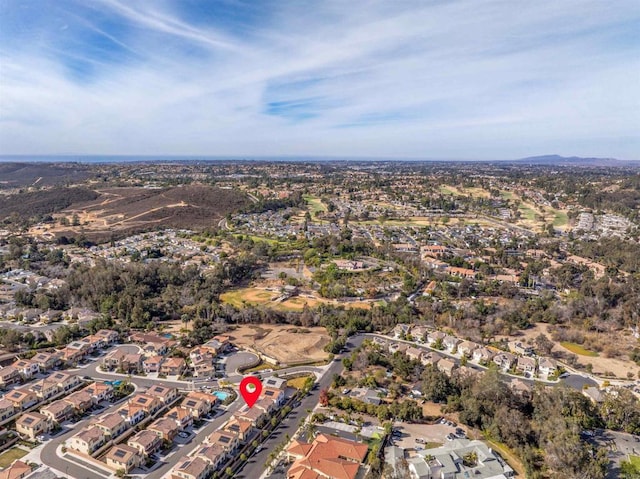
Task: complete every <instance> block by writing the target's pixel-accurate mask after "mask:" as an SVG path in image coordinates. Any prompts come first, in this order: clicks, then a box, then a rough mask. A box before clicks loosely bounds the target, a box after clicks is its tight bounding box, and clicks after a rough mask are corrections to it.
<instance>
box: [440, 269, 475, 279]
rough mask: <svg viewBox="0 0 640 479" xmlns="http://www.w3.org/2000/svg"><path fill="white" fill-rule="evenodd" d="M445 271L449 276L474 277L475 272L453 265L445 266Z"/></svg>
mask: <svg viewBox="0 0 640 479" xmlns="http://www.w3.org/2000/svg"><path fill="white" fill-rule="evenodd" d="M447 272H448V273H449V274H450V275H451V276H457V277H458V278H466V279H474V278H475V277H476V272H475V271H474V270H472V269H469V268H458V267H455V266H449V267H448V268H447Z"/></svg>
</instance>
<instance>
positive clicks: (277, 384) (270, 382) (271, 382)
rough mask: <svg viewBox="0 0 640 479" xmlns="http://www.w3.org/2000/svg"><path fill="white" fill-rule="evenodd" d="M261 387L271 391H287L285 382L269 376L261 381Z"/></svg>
mask: <svg viewBox="0 0 640 479" xmlns="http://www.w3.org/2000/svg"><path fill="white" fill-rule="evenodd" d="M262 386H263V387H265V388H271V389H282V390H283V391H284V390H285V389H287V380H286V379H283V378H277V377H275V376H271V377H269V378H267V379H265V380H263V381H262Z"/></svg>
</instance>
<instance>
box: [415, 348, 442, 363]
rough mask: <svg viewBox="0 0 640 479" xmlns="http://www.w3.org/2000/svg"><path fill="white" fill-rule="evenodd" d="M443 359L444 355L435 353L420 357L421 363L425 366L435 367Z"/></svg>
mask: <svg viewBox="0 0 640 479" xmlns="http://www.w3.org/2000/svg"><path fill="white" fill-rule="evenodd" d="M441 359H442V355H440V354H438V353H436V352H435V351H429V352H425V353H424V354H423V355H422V356H420V362H421V363H422V364H423V365H425V366H427V365H431V366H435V365H436V364H438V361H440V360H441Z"/></svg>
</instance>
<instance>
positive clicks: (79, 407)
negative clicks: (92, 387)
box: [64, 389, 96, 414]
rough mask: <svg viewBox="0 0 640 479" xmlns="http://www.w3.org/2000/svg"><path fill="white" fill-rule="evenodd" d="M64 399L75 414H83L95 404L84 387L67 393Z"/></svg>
mask: <svg viewBox="0 0 640 479" xmlns="http://www.w3.org/2000/svg"><path fill="white" fill-rule="evenodd" d="M64 400H65V401H67V402H68V403H69V404H71V405H72V406H73V408H74V409H75V411H76V413H77V414H84V413H85V412H87V411H88V410H89V409H91V408H92V407H93V406H94V405H95V404H96V403H95V400H94V399H93V396H92V395H91V393H89V392H87V391H85V390H84V389H81V390H80V391H76V392H74V393H71V394H69V395H68V396H67V397H65V398H64Z"/></svg>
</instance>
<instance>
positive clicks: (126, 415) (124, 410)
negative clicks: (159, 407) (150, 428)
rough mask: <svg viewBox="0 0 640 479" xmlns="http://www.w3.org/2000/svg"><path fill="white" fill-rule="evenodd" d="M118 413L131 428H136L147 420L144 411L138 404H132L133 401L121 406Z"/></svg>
mask: <svg viewBox="0 0 640 479" xmlns="http://www.w3.org/2000/svg"><path fill="white" fill-rule="evenodd" d="M116 412H117V413H118V414H120V416H122V418H123V419H124V421H125V422H126V423H127V425H128V426H129V427H133V426H135V425H136V424H138V423H139V422H140V421H142V420H143V419H144V418H145V412H144V409H143V408H142V407H141V406H138V405H136V404H131V401H128V402H127V403H126V404H124V405H122V406H120V407H119V408H118V410H117V411H116Z"/></svg>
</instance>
